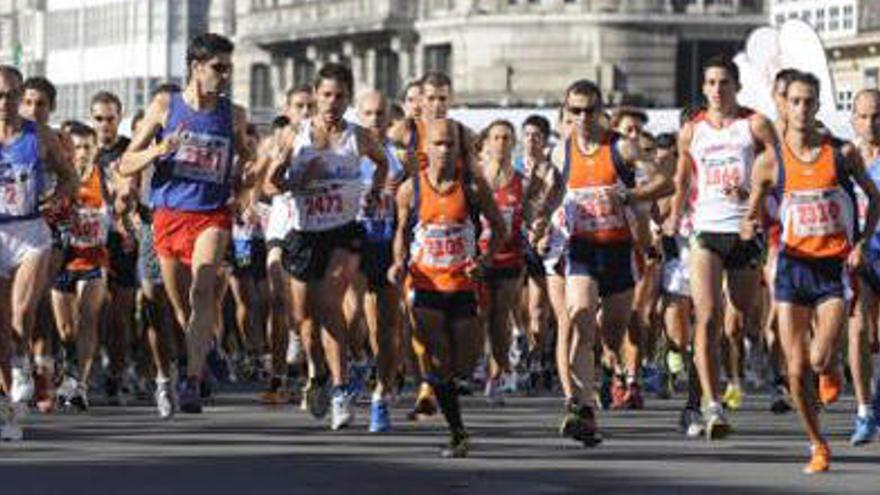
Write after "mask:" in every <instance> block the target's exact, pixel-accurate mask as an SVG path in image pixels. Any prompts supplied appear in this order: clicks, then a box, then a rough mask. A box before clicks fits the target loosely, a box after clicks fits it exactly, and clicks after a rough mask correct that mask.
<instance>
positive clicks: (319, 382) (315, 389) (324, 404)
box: [305, 377, 330, 419]
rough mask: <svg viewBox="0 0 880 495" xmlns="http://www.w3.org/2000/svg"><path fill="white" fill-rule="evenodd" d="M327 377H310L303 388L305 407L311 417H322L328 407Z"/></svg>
mask: <svg viewBox="0 0 880 495" xmlns="http://www.w3.org/2000/svg"><path fill="white" fill-rule="evenodd" d="M328 385H329V384H328V383H327V378H326V377H324V378H320V379H319V378H310V379H309V384H308V385H307V386H306V390H305V400H306V408H307V409H308V411H309V412H310V413H312V417H313V418H315V419H322V418H324V416H326V415H327V411H328V410H329V409H330V391H329V390H328Z"/></svg>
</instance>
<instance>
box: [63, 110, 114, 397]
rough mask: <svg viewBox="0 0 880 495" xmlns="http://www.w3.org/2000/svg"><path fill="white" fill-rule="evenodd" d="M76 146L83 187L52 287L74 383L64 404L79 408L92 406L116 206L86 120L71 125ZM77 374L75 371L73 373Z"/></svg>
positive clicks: (94, 136)
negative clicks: (111, 201) (91, 386)
mask: <svg viewBox="0 0 880 495" xmlns="http://www.w3.org/2000/svg"><path fill="white" fill-rule="evenodd" d="M69 135H70V138H71V141H72V143H73V149H74V167H75V168H76V171H77V173H78V175H79V179H80V184H81V187H80V190H79V192H78V193H77V195H76V197H75V203H74V205H73V222H72V225H71V229H70V230H69V232H68V235H69V239H68V241H67V245H68V246H69V252H68V253H67V255H66V256H65V258H66V260H65V266H64V269H63V270H62V271H61V273H60V274H59V275H58V278H57V280H56V281H55V286H54V288H53V289H52V306H53V309H54V314H55V319H56V321H57V324H58V331H59V334H60V336H61V342H62V345H63V346H64V348H65V351H66V352H65V355H66V358H67V360H68V365H71V364H72V361H73V360H74V359H75V360H76V363H77V366H76V367H73V366H67V367H65V374H68V376H65V378H64V381H65V382H68V383H69V384H74V385H73V387H70V385H68V388H72V390H71V392H70V393H69V394H65V397H64V400H65V403H64V406H65V407H66V408H70V409H74V410H76V411H78V412H86V411H88V409H89V397H88V391H89V380H90V378H91V371H92V365H93V364H94V361H95V356H96V354H97V352H98V326H99V324H100V315H101V309H102V308H103V307H104V298H105V296H106V291H107V268H108V266H109V262H110V261H109V255H108V248H107V247H106V243H107V232H108V227H109V225H110V222H111V217H110V215H109V214H108V212H109V211H111V208H112V207H111V206H110V205H108V204H107V203H106V202H105V200H104V193H103V191H102V181H101V171H100V163H99V161H98V136H97V133H96V132H95V130H94V129H92V128H90V127H87V126H85V125H84V124H78V125H74V126H72V127H71V128H70V130H69ZM71 375H72V376H71Z"/></svg>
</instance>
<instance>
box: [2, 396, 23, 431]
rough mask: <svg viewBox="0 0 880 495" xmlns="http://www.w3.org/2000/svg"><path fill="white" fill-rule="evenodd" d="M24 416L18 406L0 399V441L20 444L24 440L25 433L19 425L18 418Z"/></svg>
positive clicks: (3, 398)
mask: <svg viewBox="0 0 880 495" xmlns="http://www.w3.org/2000/svg"><path fill="white" fill-rule="evenodd" d="M22 415H23V411H21V410H20V407H19V405H18V404H15V403H12V402H10V401H9V399H7V398H6V397H0V441H3V442H20V441H21V440H22V439H23V438H24V432H23V431H22V429H21V426H20V425H19V424H18V418H19V417H20V416H22Z"/></svg>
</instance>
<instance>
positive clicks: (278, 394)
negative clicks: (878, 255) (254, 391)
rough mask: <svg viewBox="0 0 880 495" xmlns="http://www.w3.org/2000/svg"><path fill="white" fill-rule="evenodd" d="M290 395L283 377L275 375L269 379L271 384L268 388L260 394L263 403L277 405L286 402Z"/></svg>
mask: <svg viewBox="0 0 880 495" xmlns="http://www.w3.org/2000/svg"><path fill="white" fill-rule="evenodd" d="M289 395H290V394H288V393H287V390H286V389H285V387H284V380H283V379H282V377H280V376H273V377H272V378H270V379H269V385H268V387H267V388H266V390H264V391H263V393H261V394H260V400H261V401H262V402H263V404H266V405H272V406H276V405H279V404H284V403H286V402H287V400H288V398H289Z"/></svg>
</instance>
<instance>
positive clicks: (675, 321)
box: [0, 34, 880, 473]
mask: <svg viewBox="0 0 880 495" xmlns="http://www.w3.org/2000/svg"><path fill="white" fill-rule="evenodd" d="M233 49H234V46H233V44H232V43H231V42H230V41H229V40H227V39H226V38H224V37H222V36H219V35H215V34H204V35H200V36H197V37H195V38H194V39H193V40H192V41H191V43H190V45H189V47H188V50H187V55H186V57H187V59H186V63H187V70H188V74H187V80H186V84H185V86H184V87H182V88H179V87H176V86H174V85H171V84H168V85H165V86H162V87H160V88H158V89H157V90H156V92H155V95H154V97H153V99H152V101H151V103H150V104H149V106H148V107H147V108H146V109H145V110H144V111H143V112H139V113H138V114H136V115H135V116H134V118H133V119H132V137H131V139H130V140H129V139H127V138H125V137H123V136H121V135H120V134H119V132H118V130H119V124H120V121H121V120H122V116H123V108H122V104H121V102H120V100H119V99H118V98H117V97H116V96H115V95H113V94H112V93H108V92H103V91H102V92H99V93H98V94H96V95H94V97H93V98H92V100H91V103H90V107H89V114H90V123H89V124H86V123H82V122H77V121H69V122H65V123H64V124H63V125H61V126H60V128H58V129H53V128H51V127H50V126H49V121H50V114H51V112H52V111H53V110H54V108H55V104H56V102H55V98H56V93H55V89H54V87H53V86H52V84H51V83H50V82H49V81H47V80H46V79H44V78H39V77H32V78H29V79H26V80H25V79H23V77H22V75H21V73H19V72H18V71H17V70H16V69H14V68H12V67H8V66H0V187H2V194H0V385H2V389H3V390H4V391H5V394H4V395H3V396H0V437H2V439H3V440H20V439H21V438H22V430H21V427H20V423H19V419H20V417H21V415H22V414H23V413H24V411H25V410H26V409H27V408H28V407H33V408H36V409H38V410H39V411H42V412H45V413H47V412H50V411H52V410H53V409H55V408H56V407H58V406H61V407H63V408H70V409H74V410H77V411H87V410H88V408H89V392H90V390H91V389H94V387H93V386H91V383H90V378H92V377H93V376H94V375H95V374H96V371H95V370H94V369H95V368H100V367H101V366H96V359H97V358H99V357H101V356H102V355H104V356H106V358H107V359H106V363H105V364H104V366H103V368H104V371H103V373H104V374H105V383H104V393H105V395H106V397H107V400H108V403H109V404H121V403H122V402H123V399H124V396H125V395H126V394H124V393H123V390H124V389H125V388H126V387H127V386H126V385H125V382H126V377H125V373H126V370H127V369H128V368H129V367H130V366H132V364H133V363H132V362H133V361H134V362H136V363H134V364H136V365H137V367H138V368H139V369H138V370H137V372H136V373H137V374H139V375H140V376H142V377H149V378H150V380H152V381H153V382H154V385H153V386H152V387H151V388H152V390H153V392H154V400H155V404H156V407H157V410H158V414H159V415H160V416H161V417H162V418H166V419H167V418H171V417H173V415H174V414H175V412H176V411H180V412H183V413H201V412H202V410H203V407H204V405H205V401H206V400H209V399H210V397H211V395H212V390H211V388H212V383H213V382H214V380H212V379H211V377H212V376H213V375H214V374H215V373H214V368H216V367H217V366H218V364H217V363H216V361H217V360H218V359H219V358H218V356H219V357H222V356H223V355H224V353H226V348H227V343H226V342H227V340H229V339H230V333H232V334H233V335H232V337H233V340H235V342H237V346H238V349H239V352H240V355H241V356H242V362H244V363H246V365H247V366H244V367H245V368H248V369H250V370H251V371H253V370H259V373H258V374H261V375H262V378H263V379H264V381H265V383H266V387H267V388H266V390H265V391H264V392H263V394H262V399H263V401H264V402H266V403H270V404H280V403H284V402H287V401H288V400H291V399H292V398H293V397H296V396H297V395H299V394H300V392H301V405H302V408H303V409H304V410H307V411H309V412H310V413H311V414H312V415H313V416H314V417H315V418H319V419H320V418H324V417H325V416H326V415H328V414H329V415H330V427H331V428H332V429H334V430H337V429H340V428H344V427H349V426H352V425H353V423H354V420H355V411H356V407H355V401H356V399H357V397H358V395H359V394H361V393H362V392H363V391H364V387H365V386H366V385H367V384H368V383H370V384H372V385H373V387H372V394H371V400H370V404H371V405H370V413H369V430H370V431H371V432H376V433H379V432H387V431H389V430H391V428H392V424H391V414H390V411H391V406H392V405H393V403H394V401H395V400H396V396H397V395H398V392H399V390H400V387H401V383H403V382H404V378H405V377H407V376H413V377H417V383H418V396H417V398H416V401H415V403H414V405H413V409H412V413H411V415H410V417H411V418H419V417H422V416H431V415H433V414H436V412H437V411H438V410H439V411H440V412H441V413H442V415H443V417H444V418H445V420H446V422H447V424H448V427H449V434H450V440H449V443H448V445H447V446H446V447H445V448H444V449H443V451H442V454H443V456H445V457H462V456H465V455H466V454H467V452H468V448H469V442H468V433H467V430H466V428H465V426H464V422H463V419H462V411H461V405H460V401H459V397H460V396H461V395H462V394H465V393H469V391H470V387H471V386H472V384H473V383H474V375H475V370H479V372H481V378H482V381H483V382H484V383H485V390H484V393H485V396H486V398H487V400H488V401H489V402H490V404H493V405H500V404H503V402H504V394H505V391H506V390H508V389H510V388H511V383H510V382H511V381H513V385H512V386H513V387H516V386H523V387H525V388H526V389H528V390H534V389H535V388H536V387H539V386H540V385H541V384H546V385H547V386H550V387H552V386H553V384H554V381H556V380H558V385H559V387H560V388H561V391H562V395H563V403H562V420H561V424H560V433H561V435H563V436H564V437H568V438H570V439H572V440H573V441H575V442H578V443H580V444H583V445H585V446H595V445H597V444H599V443H600V442H601V441H602V436H601V434H600V428H599V426H598V423H597V414H596V411H597V409H600V408H602V409H604V408H609V407H610V408H618V409H620V408H631V409H640V408H642V407H643V405H644V397H643V395H644V390H643V387H644V386H645V384H646V382H647V381H648V380H649V378H648V376H647V372H645V374H644V376H643V370H647V369H648V368H650V367H651V365H650V363H655V362H656V363H659V366H660V367H661V368H663V369H664V370H665V371H666V376H667V377H673V376H676V375H678V376H679V377H680V381H681V382H682V383H683V384H684V385H685V386H686V388H687V400H686V403H685V406H684V408H683V410H682V414H681V421H680V422H681V428H682V431H683V432H684V433H685V434H687V435H688V436H691V437H699V436H705V437H706V438H707V439H710V440H713V439H719V438H722V437H724V436H726V435H728V434H730V433H731V431H732V425H731V423H730V421H729V419H728V417H727V411H730V410H735V409H737V408H739V407H740V405H741V404H742V400H743V391H744V384H743V376H744V374H745V373H744V371H745V370H744V367H745V366H744V363H747V362H748V361H749V359H751V358H752V357H753V356H756V355H760V352H759V350H760V349H765V350H766V352H765V354H766V358H767V363H768V367H769V368H770V370H771V371H772V374H773V381H772V390H773V397H772V401H773V402H772V404H771V409H772V410H773V411H774V412H776V413H785V412H787V411H788V410H790V409H791V407H792V406H791V404H793V406H794V408H796V410H797V412H798V414H799V415H800V418H801V421H802V423H803V426H804V429H805V431H806V434H807V437H808V439H809V442H810V445H811V446H812V454H811V458H810V461H809V463H808V465H807V467H806V468H805V471H806V472H809V473H815V472H821V471H826V470H828V468H829V464H830V450H829V448H828V442H827V440H826V439H825V437H823V436H822V434H821V430H820V427H819V422H818V412H819V411H820V405H827V404H830V403H832V402H834V401H835V400H837V398H838V396H839V395H840V393H841V390H842V387H843V384H844V380H843V365H844V363H843V362H841V359H840V357H841V356H842V355H843V353H842V352H841V351H842V349H841V348H842V346H841V342H842V340H841V334H842V333H843V332H848V339H847V343H848V345H847V352H846V356H847V359H848V365H849V369H850V372H851V375H852V379H853V386H854V390H855V396H856V400H857V404H858V410H857V411H856V422H855V430H854V433H853V435H852V438H851V441H852V443H853V444H857V445H859V444H864V443H867V442H870V441H871V440H873V439H875V438H876V437H877V435H878V423H877V415H878V414H880V411H878V410H877V409H878V408H880V403H878V402H880V401H878V399H877V393H878V392H877V390H878V386H880V384H878V383H876V382H875V383H873V384H872V366H871V349H872V346H876V344H877V326H876V325H877V320H878V316H880V315H878V311H880V303H878V302H880V237H878V236H877V234H875V231H876V226H877V221H878V212H880V210H878V208H880V203H878V200H880V197H878V189H877V183H878V181H880V160H878V157H880V93H878V92H877V91H876V90H864V91H862V92H860V93H859V94H858V95H857V96H856V97H855V99H854V110H853V117H852V123H853V128H854V130H855V132H856V134H857V136H858V138H857V139H856V140H855V141H854V142H852V143H850V142H845V141H842V140H839V139H838V138H836V137H834V136H833V135H832V134H831V133H830V131H828V130H827V129H826V128H825V127H823V126H822V124H821V122H818V121H817V120H816V113H817V110H818V95H819V83H818V81H817V79H816V78H815V77H813V76H812V75H810V74H806V73H802V72H799V71H796V70H792V69H787V70H783V71H782V72H780V73H779V75H778V76H777V79H776V84H775V86H774V88H772V92H773V97H774V101H775V102H776V104H777V110H778V115H779V118H778V120H777V121H776V122H770V121H769V120H768V119H767V118H766V117H764V116H762V115H760V114H759V113H757V112H755V111H752V110H750V109H748V108H744V107H741V106H739V105H738V104H737V101H736V94H737V92H738V90H739V84H740V83H739V77H738V70H737V67H736V65H734V64H733V63H732V62H731V61H730V60H729V59H727V58H725V57H722V56H719V57H714V58H712V59H710V60H709V61H707V62H706V63H705V65H704V66H703V69H702V70H703V73H702V75H703V87H702V89H703V96H704V97H705V104H704V105H703V106H701V107H698V108H693V109H688V110H686V111H684V112H683V113H682V117H681V127H680V131H679V132H678V133H677V135H675V134H661V135H657V136H654V135H651V134H650V133H648V132H647V131H646V130H645V129H644V128H645V124H646V123H647V116H646V114H644V113H643V112H641V111H639V110H637V109H634V108H626V107H624V108H617V109H606V107H605V106H604V102H603V98H602V94H601V91H600V89H599V87H598V86H597V85H596V84H594V83H593V82H591V81H588V80H578V81H575V82H573V83H572V84H571V85H570V86H569V87H568V88H566V90H565V92H564V94H563V95H562V102H563V104H562V106H561V108H560V109H559V114H558V121H557V122H555V125H553V124H551V122H550V121H548V120H547V119H546V118H544V117H542V116H540V115H537V114H536V115H532V116H530V117H528V118H527V119H525V120H524V122H523V123H522V125H521V127H519V128H517V127H515V126H514V125H513V124H512V123H511V122H510V121H508V120H504V119H503V118H502V119H499V120H495V121H493V122H491V123H490V124H489V125H488V126H486V127H485V128H484V129H482V130H479V132H475V131H474V130H472V129H469V128H468V127H467V126H465V125H464V124H462V123H461V122H458V121H456V120H454V119H452V118H450V117H449V115H448V112H449V108H450V106H451V105H452V103H453V92H452V82H451V80H450V79H449V77H448V76H446V75H444V74H442V73H436V72H431V73H428V74H426V75H424V76H423V77H422V78H420V79H419V80H418V81H416V82H413V83H411V84H409V85H407V87H406V89H405V91H404V92H403V94H402V97H401V99H400V101H399V102H393V101H389V99H388V98H387V97H386V96H385V95H383V94H381V93H380V92H377V91H374V90H368V91H361V92H359V93H355V88H354V80H353V75H352V73H351V71H350V69H348V68H347V67H346V66H344V65H341V64H337V63H327V64H325V65H324V66H323V67H321V68H320V69H319V70H318V71H317V73H316V76H315V81H314V84H313V85H310V86H303V87H295V88H292V89H291V90H289V91H288V93H287V95H286V105H285V108H284V110H283V114H282V115H279V116H278V117H277V118H275V119H274V121H273V122H272V125H271V129H270V130H269V132H268V133H267V134H266V135H265V136H263V137H262V138H261V137H260V136H259V135H258V133H257V131H256V128H255V126H254V125H252V124H249V123H248V121H247V116H246V112H245V110H244V109H243V108H241V107H239V106H237V105H235V104H233V103H232V102H231V101H230V99H229V97H228V96H227V94H228V88H229V83H230V78H231V75H232V62H231V55H232V52H233ZM352 105H353V106H354V108H355V110H356V115H357V118H356V121H357V123H355V121H353V120H349V119H348V118H346V112H347V111H348V110H349V108H350V107H351V106H352ZM499 113H500V114H503V111H502V112H499ZM554 127H555V130H554ZM518 136H519V139H518ZM517 150H519V153H516V155H515V152H516V151H517ZM227 289H228V290H227ZM227 293H228V294H229V295H230V296H231V300H232V301H233V302H232V305H233V306H234V308H235V309H234V311H233V313H234V314H233V315H230V317H229V318H225V317H224V308H225V305H224V301H225V300H226V299H227ZM230 328H234V329H235V330H237V332H235V331H233V332H230V331H229V329H230ZM658 341H663V342H664V343H665V344H664V346H663V348H664V352H661V353H657V352H655V349H657V348H658V347H660V346H658V345H657V342H658ZM132 349H139V350H140V352H141V357H140V358H139V359H135V358H134V356H133V354H132V352H131V350H132ZM300 356H302V359H300ZM370 360H372V366H371V365H370ZM300 363H301V376H302V380H301V385H302V388H301V390H300V389H299V387H296V386H294V385H295V384H294V383H292V380H290V379H289V369H290V368H293V369H298V367H299V365H300ZM239 364H241V363H239ZM371 371H372V376H373V380H372V381H370V380H368V377H369V376H370V375H371ZM597 371H599V373H597ZM554 372H555V374H556V376H555V377H554ZM517 375H521V376H522V377H525V380H517V379H514V380H511V379H510V377H511V376H514V377H516V376H517ZM722 375H724V376H725V377H726V382H727V383H726V389H725V390H724V391H723V392H722V386H721V382H722V379H721V377H722ZM671 381H672V380H671V378H670V379H669V380H668V381H667V382H668V383H666V384H665V385H664V386H662V387H660V388H661V389H663V390H660V392H661V393H662V392H663V391H664V390H668V389H669V387H670V386H671V385H670V383H671ZM597 385H599V387H598V389H597ZM872 385H873V389H874V392H873V395H872V392H871V389H872ZM872 397H873V405H872Z"/></svg>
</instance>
